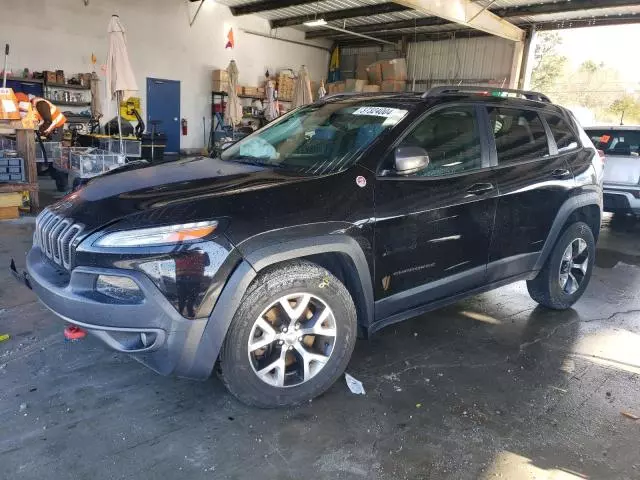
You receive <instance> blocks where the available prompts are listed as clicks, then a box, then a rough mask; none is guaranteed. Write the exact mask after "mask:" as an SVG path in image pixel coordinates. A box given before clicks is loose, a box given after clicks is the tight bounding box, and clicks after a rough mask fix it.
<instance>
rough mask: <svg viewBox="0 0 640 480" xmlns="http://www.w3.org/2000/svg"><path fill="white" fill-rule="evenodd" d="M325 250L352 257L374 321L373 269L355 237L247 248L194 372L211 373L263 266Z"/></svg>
mask: <svg viewBox="0 0 640 480" xmlns="http://www.w3.org/2000/svg"><path fill="white" fill-rule="evenodd" d="M323 253H341V254H344V255H347V256H348V257H349V259H350V260H351V261H352V263H353V265H354V267H355V268H354V273H355V274H356V275H357V278H358V281H359V282H360V286H361V288H362V295H363V298H364V304H363V305H361V308H362V309H363V312H364V316H365V318H364V319H363V320H364V321H365V322H366V326H368V325H371V323H372V322H373V313H374V312H373V309H374V301H373V286H372V283H371V273H370V269H369V265H368V263H367V260H366V257H365V255H364V252H363V250H362V247H361V246H360V244H359V243H358V242H357V241H356V240H355V239H353V238H352V237H350V236H348V235H344V234H332V235H321V236H315V237H308V238H300V239H292V240H289V241H284V242H282V243H277V244H271V245H267V246H264V247H262V248H257V249H255V250H253V251H251V252H246V253H245V255H244V259H243V260H242V261H241V262H240V264H239V265H238V266H237V267H236V268H235V270H234V271H233V273H232V274H231V276H230V278H229V280H228V281H227V283H226V285H225V287H224V288H223V289H222V292H221V294H220V297H219V298H218V301H217V302H216V304H215V306H214V308H213V311H212V312H211V315H210V316H209V320H208V322H207V325H206V327H205V329H204V332H203V334H202V337H201V339H200V341H199V342H198V345H197V347H196V348H197V351H196V354H195V356H194V360H193V364H192V368H191V372H198V375H197V376H198V377H199V378H206V377H208V376H209V375H210V374H211V371H212V369H213V366H214V365H215V362H216V360H217V358H218V355H219V353H220V350H221V349H222V344H223V343H224V339H225V336H226V334H227V330H228V329H229V326H230V325H231V321H232V320H233V317H234V315H235V312H236V311H237V310H238V308H239V307H240V304H241V302H242V299H243V297H244V294H245V293H246V291H247V289H248V288H249V285H250V284H251V282H252V281H253V280H254V279H255V278H256V277H257V276H258V274H259V272H260V271H261V270H263V269H265V268H267V267H269V266H271V265H274V264H276V263H280V262H285V261H287V260H293V259H296V258H301V257H306V256H310V255H317V254H323ZM356 302H357V300H356ZM188 376H189V377H191V375H188Z"/></svg>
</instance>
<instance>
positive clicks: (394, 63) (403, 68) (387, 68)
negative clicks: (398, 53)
mask: <svg viewBox="0 0 640 480" xmlns="http://www.w3.org/2000/svg"><path fill="white" fill-rule="evenodd" d="M380 65H381V68H382V80H383V81H384V80H406V79H407V61H406V60H405V59H404V58H394V59H393V60H384V61H382V62H380Z"/></svg>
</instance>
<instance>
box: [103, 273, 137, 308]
mask: <svg viewBox="0 0 640 480" xmlns="http://www.w3.org/2000/svg"><path fill="white" fill-rule="evenodd" d="M96 291H98V292H100V293H101V294H103V295H106V296H107V297H111V298H115V299H117V300H124V301H127V302H140V301H142V299H143V298H144V296H143V295H142V291H141V290H140V288H139V287H138V285H137V284H136V282H134V281H133V280H131V279H130V278H129V277H120V276H116V275H99V276H98V279H97V280H96Z"/></svg>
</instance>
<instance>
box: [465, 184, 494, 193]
mask: <svg viewBox="0 0 640 480" xmlns="http://www.w3.org/2000/svg"><path fill="white" fill-rule="evenodd" d="M494 188H495V187H494V186H493V184H492V183H475V184H473V185H471V186H470V187H469V188H467V193H470V194H471V195H483V194H485V193H487V192H490V191H491V190H493V189H494Z"/></svg>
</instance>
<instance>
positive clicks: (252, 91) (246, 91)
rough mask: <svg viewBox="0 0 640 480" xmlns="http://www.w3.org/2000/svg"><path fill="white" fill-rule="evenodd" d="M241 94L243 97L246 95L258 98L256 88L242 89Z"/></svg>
mask: <svg viewBox="0 0 640 480" xmlns="http://www.w3.org/2000/svg"><path fill="white" fill-rule="evenodd" d="M242 93H243V95H247V96H250V97H257V96H258V87H244V88H243V89H242Z"/></svg>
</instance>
